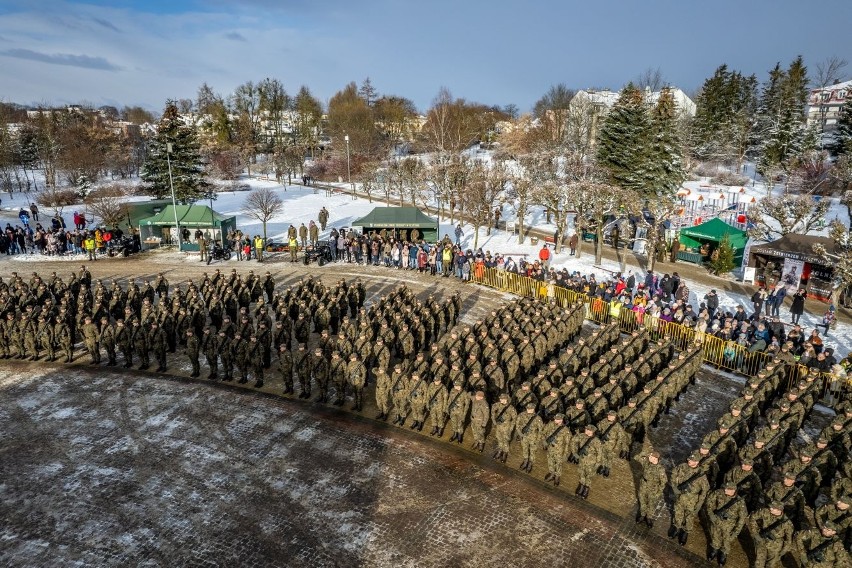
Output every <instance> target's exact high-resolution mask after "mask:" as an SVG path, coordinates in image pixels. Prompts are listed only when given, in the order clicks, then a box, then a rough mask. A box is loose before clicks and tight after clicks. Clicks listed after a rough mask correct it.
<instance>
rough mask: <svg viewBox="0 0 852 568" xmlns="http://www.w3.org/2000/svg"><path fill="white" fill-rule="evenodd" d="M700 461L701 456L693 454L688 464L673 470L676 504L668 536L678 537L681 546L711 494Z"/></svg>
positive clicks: (673, 491)
mask: <svg viewBox="0 0 852 568" xmlns="http://www.w3.org/2000/svg"><path fill="white" fill-rule="evenodd" d="M700 461H701V456H699V455H698V453H697V452H693V453H692V454H691V455H690V456H689V457H688V458H687V460H686V463H682V464H679V465H677V466H676V467H675V468H674V469H673V470H672V475H671V488H672V493H674V497H675V502H674V507H673V513H672V524H671V527H669V532H668V535H669V538H675V537H677V539H678V542H679V543H680V544H681V546H683V545H685V544H686V541H687V538H688V537H689V531H690V530H691V529H692V525H693V523H694V521H695V516H696V514H698V511H700V510H701V507H702V506H703V505H704V500H705V499H706V498H707V493H709V492H710V483H709V482H708V481H707V475H706V472H705V471H704V469H702V468H700V467H698V466H699V463H700Z"/></svg>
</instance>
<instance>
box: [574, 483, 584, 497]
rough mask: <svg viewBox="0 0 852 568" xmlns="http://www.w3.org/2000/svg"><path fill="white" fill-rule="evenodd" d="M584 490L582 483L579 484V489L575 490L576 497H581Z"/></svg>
mask: <svg viewBox="0 0 852 568" xmlns="http://www.w3.org/2000/svg"><path fill="white" fill-rule="evenodd" d="M582 490H583V484H582V483H578V484H577V489H575V490H574V495H577V496H579V495H580V492H581V491H582Z"/></svg>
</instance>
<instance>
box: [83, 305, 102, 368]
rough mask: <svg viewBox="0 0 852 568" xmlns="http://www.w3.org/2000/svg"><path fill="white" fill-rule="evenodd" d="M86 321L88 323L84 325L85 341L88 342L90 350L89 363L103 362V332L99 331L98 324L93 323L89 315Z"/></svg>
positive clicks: (88, 349)
mask: <svg viewBox="0 0 852 568" xmlns="http://www.w3.org/2000/svg"><path fill="white" fill-rule="evenodd" d="M85 321H86V323H85V324H84V325H83V341H84V343H85V344H86V350H87V351H88V352H89V358H90V362H89V364H90V365H98V364H100V362H101V348H100V339H101V334H100V332H99V331H98V326H96V325H95V324H94V323H92V318H90V317H87V318H86V320H85Z"/></svg>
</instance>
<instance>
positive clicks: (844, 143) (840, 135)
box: [828, 96, 852, 156]
mask: <svg viewBox="0 0 852 568" xmlns="http://www.w3.org/2000/svg"><path fill="white" fill-rule="evenodd" d="M828 151H829V152H831V154H832V155H833V156H842V155H844V154H852V96H847V97H846V102H845V103H844V104H843V107H841V109H840V116H838V117H837V128H836V130H835V131H834V132H833V133H832V136H831V143H830V144H829V145H828Z"/></svg>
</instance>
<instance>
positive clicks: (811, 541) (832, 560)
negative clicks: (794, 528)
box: [794, 521, 850, 568]
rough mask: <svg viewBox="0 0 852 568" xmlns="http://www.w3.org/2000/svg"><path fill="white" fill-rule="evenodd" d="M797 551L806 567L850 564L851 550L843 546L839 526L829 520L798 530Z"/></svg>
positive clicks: (815, 567) (836, 567) (832, 566)
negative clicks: (816, 525) (821, 524)
mask: <svg viewBox="0 0 852 568" xmlns="http://www.w3.org/2000/svg"><path fill="white" fill-rule="evenodd" d="M794 537H795V543H794V544H795V552H796V556H797V558H798V560H799V564H800V565H801V566H803V567H805V568H811V567H814V568H817V567H819V568H822V567H825V568H841V567H844V568H846V567H848V566H849V565H850V561H849V552H847V551H846V550H845V549H844V548H843V541H842V539H841V538H840V537H839V534H838V527H837V525H836V524H835V523H833V522H831V521H829V522H827V523H825V524H824V525H823V526H821V527H815V528H811V529H808V530H804V531H801V532H798V533H796V534H795V535H794Z"/></svg>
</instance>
